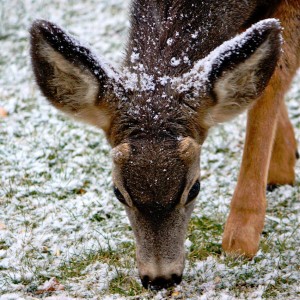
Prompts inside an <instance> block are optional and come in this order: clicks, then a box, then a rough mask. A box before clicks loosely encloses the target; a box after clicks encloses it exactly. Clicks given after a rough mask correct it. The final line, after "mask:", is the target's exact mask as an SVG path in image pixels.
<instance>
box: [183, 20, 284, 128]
mask: <svg viewBox="0 0 300 300" xmlns="http://www.w3.org/2000/svg"><path fill="white" fill-rule="evenodd" d="M280 51H281V27H280V24H279V22H278V21H277V20H275V19H267V20H264V21H261V22H258V23H256V24H254V25H253V26H252V27H251V28H250V29H248V30H247V31H246V32H244V33H242V34H240V35H238V36H237V37H235V38H233V39H232V40H229V41H227V42H225V43H223V44H222V45H221V46H219V47H218V48H216V49H215V50H214V51H213V52H211V53H210V54H209V55H208V56H207V57H206V58H204V59H203V60H201V61H199V62H198V63H197V64H196V65H195V67H194V68H193V69H192V70H191V72H190V74H189V75H187V76H186V77H185V85H183V86H184V87H189V89H190V91H191V90H192V94H198V95H200V96H201V95H203V94H206V95H208V96H209V98H210V99H211V101H209V102H210V103H207V104H208V105H207V106H206V105H205V104H203V103H199V102H198V103H197V100H196V99H197V96H196V97H195V96H192V97H191V98H192V99H194V100H192V101H193V102H194V105H195V106H198V109H199V110H200V111H202V118H204V120H203V121H204V123H205V124H206V126H208V127H210V126H212V125H214V124H215V123H219V122H224V121H226V120H228V119H230V118H232V117H234V116H236V115H237V114H239V113H241V112H242V111H243V110H245V109H246V108H248V107H249V105H250V104H251V103H253V101H254V100H256V99H257V98H258V97H259V96H260V95H261V94H262V93H263V91H264V89H265V87H266V86H267V84H268V82H269V80H270V78H271V76H272V74H273V72H274V70H275V67H276V65H277V62H278V59H279V57H280ZM197 80H198V81H197ZM199 82H200V84H199ZM197 85H198V86H197ZM201 89H202V91H201ZM203 105H204V106H205V107H204V106H203Z"/></svg>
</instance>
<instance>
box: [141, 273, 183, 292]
mask: <svg viewBox="0 0 300 300" xmlns="http://www.w3.org/2000/svg"><path fill="white" fill-rule="evenodd" d="M181 280H182V275H178V274H172V275H171V276H169V277H167V276H159V277H156V278H153V279H151V278H150V277H149V276H148V275H144V276H142V277H141V281H142V284H143V287H144V288H146V289H148V288H150V289H151V290H161V289H166V288H168V287H170V286H173V285H175V284H179V283H180V282H181Z"/></svg>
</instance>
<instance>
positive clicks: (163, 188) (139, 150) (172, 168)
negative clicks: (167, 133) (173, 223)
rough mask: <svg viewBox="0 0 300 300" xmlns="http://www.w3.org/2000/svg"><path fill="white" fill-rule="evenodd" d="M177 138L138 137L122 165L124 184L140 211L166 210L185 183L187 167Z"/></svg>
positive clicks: (180, 192) (179, 193) (176, 199)
mask: <svg viewBox="0 0 300 300" xmlns="http://www.w3.org/2000/svg"><path fill="white" fill-rule="evenodd" d="M177 149H178V141H176V140H165V141H157V140H150V141H149V140H148V141H147V142H146V141H143V140H136V141H133V142H132V143H131V154H130V157H129V160H128V161H127V162H126V163H125V164H124V165H123V167H122V177H123V180H124V185H125V188H126V190H127V192H128V193H129V195H130V196H131V198H132V201H133V203H134V204H135V206H136V207H137V208H138V209H139V210H143V211H148V212H149V213H150V214H151V212H153V213H162V212H164V213H167V212H168V211H170V210H171V209H172V208H173V207H174V206H175V205H176V204H178V203H179V201H180V197H181V195H182V192H183V190H184V187H185V183H186V172H187V171H186V166H185V164H184V162H183V161H182V160H181V159H180V158H179V156H178V150H177Z"/></svg>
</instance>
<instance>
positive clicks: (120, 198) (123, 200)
mask: <svg viewBox="0 0 300 300" xmlns="http://www.w3.org/2000/svg"><path fill="white" fill-rule="evenodd" d="M114 194H115V196H116V197H117V199H118V200H119V201H120V202H121V203H123V204H125V205H126V201H125V198H124V196H123V195H122V193H121V192H120V190H119V189H118V188H117V187H116V186H114Z"/></svg>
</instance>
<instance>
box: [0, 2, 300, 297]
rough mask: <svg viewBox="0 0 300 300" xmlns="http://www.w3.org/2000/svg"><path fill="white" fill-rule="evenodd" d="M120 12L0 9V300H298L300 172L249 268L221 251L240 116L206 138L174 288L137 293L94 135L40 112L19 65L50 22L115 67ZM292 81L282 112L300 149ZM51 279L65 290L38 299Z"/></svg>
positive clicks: (125, 234) (128, 234)
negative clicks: (40, 24)
mask: <svg viewBox="0 0 300 300" xmlns="http://www.w3.org/2000/svg"><path fill="white" fill-rule="evenodd" d="M128 5H129V1H128V0H126V1H124V0H102V1H96V0H88V1H85V2H84V3H83V2H78V1H74V0H64V1H62V0H60V1H58V0H54V1H51V2H49V1H42V0H38V1H32V0H23V1H17V0H10V1H1V2H0V14H1V18H0V41H1V42H0V43H1V53H0V106H2V107H4V108H5V109H6V110H7V111H8V113H9V116H8V117H7V118H3V119H0V163H1V168H0V299H1V300H4V299H33V298H42V297H43V298H45V299H60V300H62V299H74V298H95V299H96V298H98V299H107V300H108V299H163V298H168V297H169V298H173V299H243V298H247V299H260V298H268V299H272V298H274V299H275V298H277V299H278V298H283V297H284V298H286V299H296V298H299V297H300V296H299V295H300V289H299V284H298V282H299V280H300V255H299V254H300V253H299V252H300V250H299V248H300V247H299V246H300V245H299V240H300V229H299V224H300V217H299V215H300V214H299V210H300V204H299V194H300V184H299V182H300V178H299V173H300V172H299V170H300V165H299V162H298V165H297V174H298V175H297V176H298V177H297V184H296V186H295V187H289V186H283V187H280V188H278V189H277V190H275V191H274V192H272V193H268V194H267V197H268V202H269V206H268V211H267V218H266V226H265V229H264V232H263V236H262V242H261V247H260V251H259V253H258V255H257V256H256V257H255V258H254V259H253V260H252V261H245V260H243V259H232V258H228V257H225V256H224V255H223V254H222V251H221V237H222V230H223V225H224V222H225V220H226V215H227V213H228V205H229V202H230V198H231V196H232V193H233V190H234V187H235V183H236V179H237V175H238V169H239V164H240V161H241V153H242V148H243V139H244V134H245V130H244V128H245V115H243V116H240V117H239V118H237V119H236V120H234V121H233V122H230V123H227V124H225V125H224V126H219V127H217V128H215V129H213V130H212V132H211V134H210V136H209V137H208V140H207V142H206V143H205V145H204V149H203V151H202V152H203V153H202V157H201V161H202V162H201V164H202V166H201V167H202V177H203V179H202V183H201V185H202V192H201V195H200V197H199V199H198V203H197V207H196V209H195V212H194V214H193V217H192V220H191V223H190V230H189V233H188V241H187V242H186V248H187V257H188V261H187V264H186V270H185V275H184V280H183V282H182V284H181V285H180V286H178V287H176V288H175V289H171V290H168V291H161V292H149V291H146V290H144V289H143V288H142V287H141V285H140V282H139V279H138V274H137V270H136V265H135V261H134V240H133V234H132V231H131V229H130V226H129V222H128V220H127V217H126V215H125V212H124V210H123V208H122V207H121V205H120V204H119V203H118V202H117V201H116V200H115V199H114V197H113V195H112V192H111V162H110V158H109V151H110V149H109V146H108V144H107V143H106V141H105V139H104V136H103V134H102V133H101V132H99V131H98V130H96V129H94V128H91V127H88V126H86V125H83V124H78V123H75V122H74V121H72V120H69V119H68V118H67V117H65V116H62V115H61V114H59V113H57V112H56V110H54V109H53V108H52V107H50V106H49V105H48V104H47V103H46V101H45V100H44V99H43V97H42V96H41V95H40V93H39V92H38V90H37V87H36V85H35V84H34V81H33V75H32V71H31V68H30V63H29V55H28V51H29V45H28V32H27V29H28V28H29V26H30V23H31V22H32V21H33V20H34V19H36V18H45V19H50V20H51V21H54V22H58V23H59V24H60V25H61V26H64V27H66V28H67V29H68V31H70V32H71V33H72V34H74V35H75V36H78V37H79V38H80V39H81V40H82V39H83V40H85V42H88V43H90V44H92V45H93V48H94V49H95V50H96V52H97V53H98V54H100V55H103V56H104V57H105V58H106V60H108V61H109V62H110V63H112V64H118V63H120V61H121V58H122V55H123V54H122V49H124V48H123V46H124V44H125V42H126V34H127V29H128V15H127V10H128ZM299 83H300V75H298V77H297V78H296V79H295V83H294V85H293V87H292V89H291V92H290V93H289V95H288V97H287V98H288V106H289V111H290V115H291V119H292V122H293V124H294V125H295V130H296V135H297V139H298V141H299V140H300V106H299V102H300V88H299V86H300V85H299ZM51 278H56V279H57V280H58V282H59V283H60V284H61V285H62V286H63V287H64V288H63V290H57V291H49V292H47V293H39V290H40V289H41V287H43V286H44V285H45V283H47V282H49V281H50V280H51Z"/></svg>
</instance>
